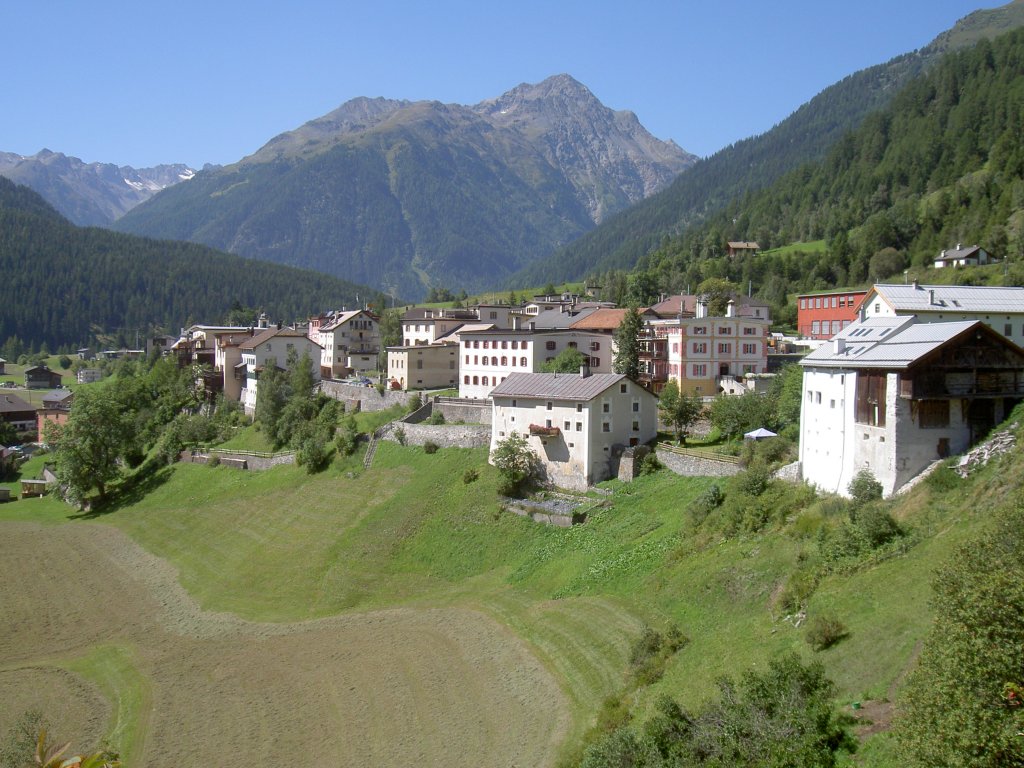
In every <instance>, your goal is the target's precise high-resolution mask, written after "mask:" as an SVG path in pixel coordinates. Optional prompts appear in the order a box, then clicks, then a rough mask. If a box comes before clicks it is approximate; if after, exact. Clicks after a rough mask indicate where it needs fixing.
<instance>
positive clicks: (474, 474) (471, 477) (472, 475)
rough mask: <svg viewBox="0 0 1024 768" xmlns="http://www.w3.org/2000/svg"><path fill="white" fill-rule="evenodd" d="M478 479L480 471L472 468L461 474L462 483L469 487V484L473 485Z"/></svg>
mask: <svg viewBox="0 0 1024 768" xmlns="http://www.w3.org/2000/svg"><path fill="white" fill-rule="evenodd" d="M479 478H480V471H479V470H477V469H474V468H472V467H470V468H469V469H467V470H466V471H465V472H463V473H462V482H464V483H465V484H466V485H469V484H470V483H475V482H476V481H477V480H478V479H479Z"/></svg>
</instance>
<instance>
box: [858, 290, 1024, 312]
mask: <svg viewBox="0 0 1024 768" xmlns="http://www.w3.org/2000/svg"><path fill="white" fill-rule="evenodd" d="M874 291H875V292H876V293H878V295H879V296H881V297H882V298H883V299H884V300H885V301H886V303H888V304H889V305H890V306H891V307H892V308H893V309H894V310H895V311H897V312H977V313H988V314H1008V313H1014V312H1021V313H1024V288H989V287H986V286H978V285H899V284H880V285H876V286H875V287H874Z"/></svg>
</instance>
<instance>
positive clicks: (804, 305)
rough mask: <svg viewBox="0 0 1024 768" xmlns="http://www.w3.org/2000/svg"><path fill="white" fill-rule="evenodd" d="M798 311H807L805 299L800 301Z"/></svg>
mask: <svg viewBox="0 0 1024 768" xmlns="http://www.w3.org/2000/svg"><path fill="white" fill-rule="evenodd" d="M800 309H807V299H800Z"/></svg>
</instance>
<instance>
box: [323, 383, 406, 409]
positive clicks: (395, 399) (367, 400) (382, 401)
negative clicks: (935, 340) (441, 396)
mask: <svg viewBox="0 0 1024 768" xmlns="http://www.w3.org/2000/svg"><path fill="white" fill-rule="evenodd" d="M320 389H321V391H322V392H323V393H324V394H325V395H327V396H328V397H332V398H334V399H335V400H340V401H341V402H343V403H344V404H345V410H346V411H354V410H356V409H357V406H356V404H357V403H358V409H359V410H362V411H383V410H385V409H387V408H390V407H391V406H393V405H405V404H406V403H408V402H409V397H410V396H411V394H412V393H410V392H400V391H397V390H390V389H389V390H385V391H384V394H383V395H382V394H381V393H380V392H378V391H377V388H376V387H363V386H360V385H359V384H347V383H345V382H342V381H330V380H327V381H322V382H320Z"/></svg>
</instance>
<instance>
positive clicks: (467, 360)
mask: <svg viewBox="0 0 1024 768" xmlns="http://www.w3.org/2000/svg"><path fill="white" fill-rule="evenodd" d="M466 365H469V355H466Z"/></svg>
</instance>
